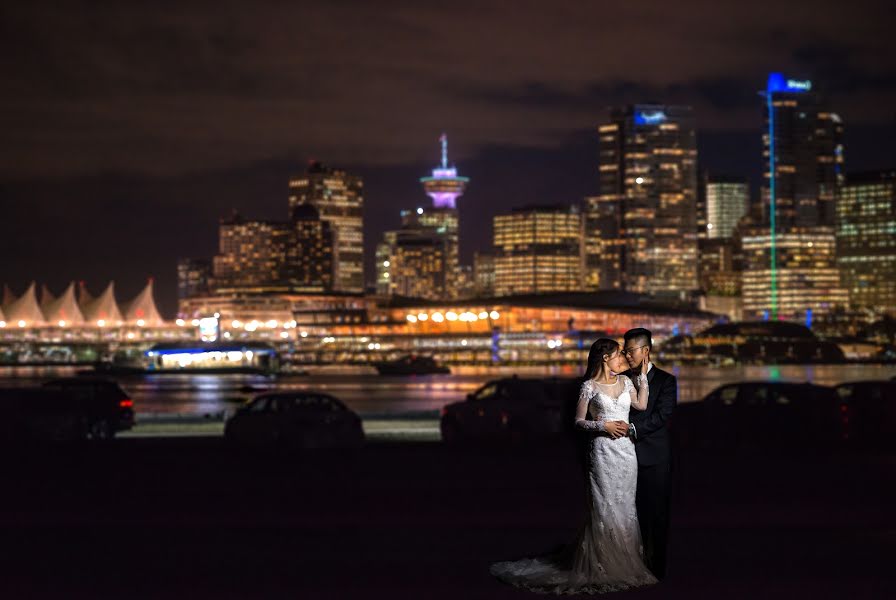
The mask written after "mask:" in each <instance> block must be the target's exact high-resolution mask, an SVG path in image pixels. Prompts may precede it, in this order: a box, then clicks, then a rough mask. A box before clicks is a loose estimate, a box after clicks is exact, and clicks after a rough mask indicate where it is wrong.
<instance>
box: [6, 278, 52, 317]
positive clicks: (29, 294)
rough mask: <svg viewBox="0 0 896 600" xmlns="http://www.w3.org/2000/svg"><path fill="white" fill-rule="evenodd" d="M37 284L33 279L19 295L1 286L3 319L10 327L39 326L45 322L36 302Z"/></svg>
mask: <svg viewBox="0 0 896 600" xmlns="http://www.w3.org/2000/svg"><path fill="white" fill-rule="evenodd" d="M36 290H37V284H36V283H34V282H33V281H32V282H31V285H29V286H28V289H26V290H25V293H23V294H22V295H21V296H19V297H16V296H15V295H14V294H13V293H12V290H10V289H9V288H8V287H6V286H4V288H3V319H4V323H5V324H7V325H9V326H10V327H20V328H24V327H39V326H42V325H45V324H46V318H45V317H44V315H43V313H42V312H41V310H40V305H39V304H38V302H37V291H36Z"/></svg>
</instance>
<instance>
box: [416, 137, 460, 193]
mask: <svg viewBox="0 0 896 600" xmlns="http://www.w3.org/2000/svg"><path fill="white" fill-rule="evenodd" d="M439 142H441V144H442V162H441V164H440V165H439V166H438V167H436V168H435V169H433V170H432V176H430V177H421V178H420V183H422V184H423V189H424V190H426V194H427V195H428V196H429V197H430V198H432V204H433V206H434V207H435V208H457V206H456V202H457V198H458V197H459V196H462V195H463V193H464V190H466V188H467V184H468V183H469V182H470V180H469V178H467V177H461V176H459V175H458V174H457V168H456V167H453V166H451V167H449V166H448V136H447V135H446V134H444V133H443V134H442V136H441V137H440V138H439Z"/></svg>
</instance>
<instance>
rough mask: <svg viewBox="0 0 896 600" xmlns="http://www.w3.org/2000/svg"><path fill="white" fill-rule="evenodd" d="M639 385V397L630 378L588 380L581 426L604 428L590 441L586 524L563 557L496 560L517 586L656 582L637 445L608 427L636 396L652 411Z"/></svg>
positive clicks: (584, 589)
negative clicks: (643, 525) (646, 557)
mask: <svg viewBox="0 0 896 600" xmlns="http://www.w3.org/2000/svg"><path fill="white" fill-rule="evenodd" d="M639 387H640V393H639V394H637V395H636V394H635V386H634V385H633V384H632V381H631V379H629V378H628V377H626V376H624V375H619V376H618V377H617V381H616V383H615V385H606V384H601V383H598V382H596V381H594V380H587V381H585V383H583V384H582V388H581V392H580V394H579V406H580V409H581V407H582V405H583V403H585V404H587V413H588V415H589V416H590V417H591V420H590V421H586V420H584V419H581V418H579V419H576V427H577V428H579V429H587V430H593V431H594V432H595V433H598V435H596V436H595V437H594V438H593V439H592V440H591V442H590V444H589V457H588V458H589V463H588V465H589V466H588V500H589V502H588V506H589V511H588V516H587V517H586V520H585V524H584V526H583V527H582V530H581V532H580V533H579V535H578V537H577V539H576V541H575V543H574V544H572V545H569V546H566V547H565V548H564V549H563V550H561V551H560V552H558V553H557V554H553V555H548V556H540V557H536V558H526V559H523V560H518V561H509V562H499V563H495V564H493V565H492V566H491V569H490V571H491V573H492V574H493V575H495V576H496V577H498V578H499V579H501V580H503V581H505V582H507V583H510V584H512V585H515V586H517V587H521V588H525V589H528V590H531V591H534V592H541V593H554V594H576V593H591V594H594V593H604V592H613V591H619V590H625V589H629V588H633V587H639V586H643V585H650V584H654V583H657V579H656V577H654V576H653V574H652V573H651V572H650V571H649V570H648V569H647V567H646V566H645V565H644V561H643V559H642V556H643V550H642V547H641V531H640V529H639V526H638V514H637V512H636V509H635V486H636V485H637V482H638V460H637V457H636V456H635V446H634V443H633V442H632V441H631V439H630V438H628V437H620V438H617V439H613V438H612V437H610V436H609V435H608V434H606V432H605V431H606V430H605V429H604V423H605V422H606V421H626V422H628V413H629V407H630V406H632V404H633V401H634V403H635V406H636V407H637V408H639V409H641V410H643V409H644V408H646V406H647V393H646V391H647V381H646V379H644V380H642V382H641V385H640V386H639ZM578 414H581V411H579V413H578Z"/></svg>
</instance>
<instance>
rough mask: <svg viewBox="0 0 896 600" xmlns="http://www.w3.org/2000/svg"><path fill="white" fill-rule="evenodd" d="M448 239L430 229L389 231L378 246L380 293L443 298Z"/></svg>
mask: <svg viewBox="0 0 896 600" xmlns="http://www.w3.org/2000/svg"><path fill="white" fill-rule="evenodd" d="M446 254H447V246H446V242H445V238H444V237H442V236H440V235H438V234H436V233H435V232H434V231H432V230H430V229H415V228H404V229H398V230H394V231H387V232H385V234H384V236H383V241H382V242H381V243H380V244H379V245H378V247H377V293H378V294H380V295H382V296H395V295H397V296H404V297H407V298H425V299H427V300H444V299H445V298H446V294H447V292H446V279H445V277H446V274H447V272H446V269H445V257H446Z"/></svg>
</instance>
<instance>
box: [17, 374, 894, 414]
mask: <svg viewBox="0 0 896 600" xmlns="http://www.w3.org/2000/svg"><path fill="white" fill-rule="evenodd" d="M667 370H670V371H672V372H673V373H674V374H675V375H676V376H677V377H678V382H679V388H678V393H679V402H682V403H684V402H694V401H698V400H700V399H702V398H703V397H704V396H705V395H706V394H708V393H709V392H711V391H712V390H713V389H715V388H716V387H718V386H720V385H722V384H726V383H732V382H738V381H758V380H777V381H794V382H810V383H816V384H821V385H836V384H838V383H843V382H847V381H858V380H868V379H889V378H890V377H893V376H894V375H896V365H893V364H891V365H869V364H847V365H786V366H753V365H750V366H731V367H695V366H681V367H671V368H668V369H667ZM73 374H74V369H72V368H48V367H14V368H12V367H2V368H0V386H2V387H13V386H15V387H18V386H29V385H39V384H40V383H41V382H43V381H46V380H47V379H50V378H52V377H59V376H71V375H73ZM513 374H517V375H519V376H520V377H524V376H551V375H554V376H558V377H575V376H579V375H581V371H580V370H579V369H574V368H571V367H528V368H527V367H497V368H483V367H466V368H465V367H456V368H454V369H453V373H452V374H451V375H424V376H410V377H385V376H381V375H377V374H376V373H375V371H373V370H372V369H366V368H353V367H352V368H342V367H325V368H319V369H315V370H313V371H312V372H311V373H310V374H309V375H307V376H287V377H283V376H280V377H265V376H261V375H188V374H184V375H180V374H167V375H141V376H133V377H120V378H117V379H118V382H119V384H120V385H121V387H122V388H123V389H124V390H125V391H126V392H127V393H128V394H129V395H130V396H131V399H132V400H134V406H135V408H136V410H137V414H138V418H139V419H141V420H143V421H147V420H160V419H161V420H164V419H168V418H170V419H176V418H191V417H198V418H203V417H204V418H208V419H213V420H220V419H222V418H223V417H224V416H225V415H227V414H228V413H230V412H232V411H234V410H235V409H236V408H237V407H238V406H239V405H240V404H241V403H243V402H245V401H246V400H248V399H250V398H251V397H252V396H253V395H255V394H258V393H260V392H263V391H277V390H291V389H296V390H298V389H313V390H318V391H321V392H325V393H329V394H331V395H333V396H335V397H337V398H339V399H340V400H342V401H343V402H344V403H345V404H346V405H347V406H348V407H349V408H351V409H352V410H354V411H355V412H357V413H358V414H360V415H361V416H362V418H365V419H368V418H370V419H377V418H388V419H395V418H402V417H411V418H413V417H429V418H432V417H433V416H437V415H438V411H439V409H440V408H441V407H442V406H444V405H446V404H449V403H451V402H456V401H459V400H463V399H464V398H465V396H466V395H467V394H468V393H470V392H472V391H474V390H476V389H477V388H479V387H480V386H481V385H483V384H484V383H486V382H487V381H489V380H491V379H495V378H499V377H509V376H512V375H513Z"/></svg>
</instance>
